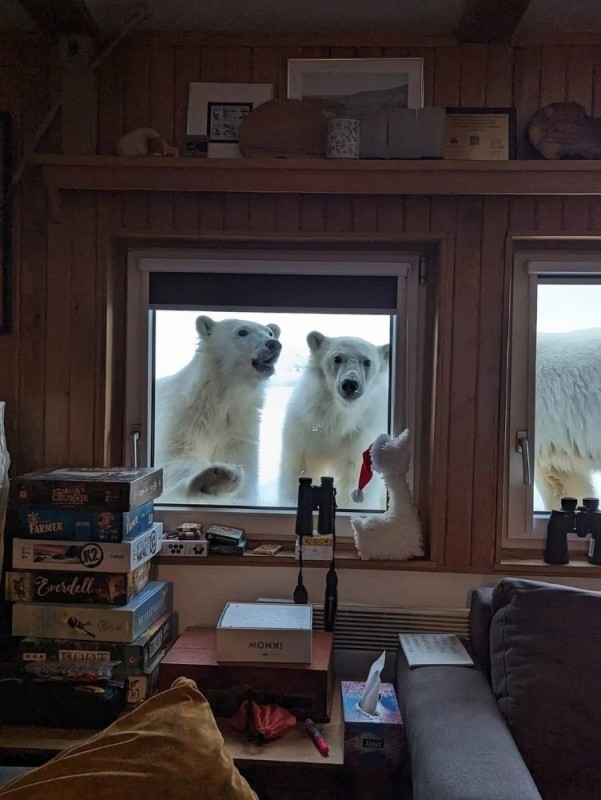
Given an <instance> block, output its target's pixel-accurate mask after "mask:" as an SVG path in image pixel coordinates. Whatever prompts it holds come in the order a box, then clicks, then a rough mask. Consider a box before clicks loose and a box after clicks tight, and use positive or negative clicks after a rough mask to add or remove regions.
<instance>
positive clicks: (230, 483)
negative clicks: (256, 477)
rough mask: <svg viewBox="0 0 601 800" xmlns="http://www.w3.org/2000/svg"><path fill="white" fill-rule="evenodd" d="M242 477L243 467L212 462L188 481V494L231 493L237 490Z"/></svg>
mask: <svg viewBox="0 0 601 800" xmlns="http://www.w3.org/2000/svg"><path fill="white" fill-rule="evenodd" d="M243 478H244V469H243V468H242V467H238V466H235V465H234V464H220V463H214V464H211V465H210V466H208V467H207V468H206V469H203V471H202V472H199V473H198V475H196V476H195V477H194V478H192V480H191V481H190V483H189V486H188V494H189V495H190V496H191V497H198V495H203V496H204V495H209V496H211V497H214V496H215V495H231V494H235V493H236V492H238V491H239V489H240V487H241V485H242V481H243Z"/></svg>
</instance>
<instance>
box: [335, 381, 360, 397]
mask: <svg viewBox="0 0 601 800" xmlns="http://www.w3.org/2000/svg"><path fill="white" fill-rule="evenodd" d="M340 388H341V389H342V393H343V394H344V395H346V397H352V396H353V395H354V394H357V391H358V390H359V381H353V380H350V378H346V379H345V380H343V381H342V383H341V384H340Z"/></svg>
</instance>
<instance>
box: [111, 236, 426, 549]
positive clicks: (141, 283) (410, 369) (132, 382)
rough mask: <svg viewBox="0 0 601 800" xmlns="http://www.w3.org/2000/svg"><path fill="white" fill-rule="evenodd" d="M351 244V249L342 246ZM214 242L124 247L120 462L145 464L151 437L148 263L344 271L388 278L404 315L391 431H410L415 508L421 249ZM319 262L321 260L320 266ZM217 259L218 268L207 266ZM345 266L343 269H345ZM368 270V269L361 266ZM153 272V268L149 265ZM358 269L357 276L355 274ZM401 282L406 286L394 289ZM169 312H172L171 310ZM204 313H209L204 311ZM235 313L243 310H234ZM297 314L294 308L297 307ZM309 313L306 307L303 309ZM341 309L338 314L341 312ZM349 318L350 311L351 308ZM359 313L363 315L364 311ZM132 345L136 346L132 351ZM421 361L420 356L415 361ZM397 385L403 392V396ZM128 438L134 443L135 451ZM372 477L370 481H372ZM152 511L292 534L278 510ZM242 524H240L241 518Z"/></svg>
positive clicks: (288, 519)
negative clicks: (392, 281) (394, 282)
mask: <svg viewBox="0 0 601 800" xmlns="http://www.w3.org/2000/svg"><path fill="white" fill-rule="evenodd" d="M349 245H350V246H349ZM218 246H219V243H216V242H215V241H211V242H210V247H204V246H203V244H200V245H197V246H195V247H194V248H189V247H186V246H184V245H182V246H181V247H177V246H175V247H161V246H157V247H154V246H151V245H149V246H147V247H146V246H138V245H132V246H131V247H130V248H128V249H127V253H126V256H127V291H126V309H127V319H126V337H127V352H126V385H125V401H126V402H125V418H124V437H123V441H124V449H125V451H126V452H125V453H124V456H125V460H126V463H127V464H133V463H135V462H134V448H135V449H136V451H137V463H138V464H140V465H145V464H147V463H148V461H147V458H148V452H147V448H148V443H149V432H150V414H151V410H150V408H149V405H150V404H149V403H148V398H149V397H150V395H151V389H152V370H151V369H148V365H149V363H150V358H149V356H150V347H151V337H152V318H151V315H149V314H148V311H149V303H148V293H149V272H150V269H151V268H152V266H153V265H152V264H151V262H153V261H155V262H158V261H161V262H162V263H163V268H164V267H165V266H168V267H169V269H172V270H177V271H186V270H192V269H194V266H193V264H192V262H197V261H198V260H202V261H205V269H206V271H211V272H216V273H218V272H219V269H220V268H221V269H223V270H225V269H227V271H229V272H232V271H233V268H235V269H238V270H239V271H240V272H245V271H248V270H247V268H248V266H249V265H251V264H256V263H257V262H259V261H260V262H261V271H262V272H263V273H265V272H266V271H269V270H272V271H273V272H274V273H278V274H293V273H294V272H295V271H296V272H298V270H299V262H302V266H303V273H305V272H306V274H315V275H320V274H323V271H324V269H326V270H328V271H329V274H333V275H336V274H348V272H349V269H351V270H352V269H355V270H358V271H359V274H370V275H372V274H382V275H394V276H396V277H397V278H398V279H399V280H398V283H397V308H399V309H400V310H402V311H403V314H404V319H405V320H406V323H405V325H397V326H396V331H395V332H394V342H393V347H392V351H393V352H394V353H396V354H397V355H396V363H397V369H396V370H394V379H393V380H392V381H391V386H390V391H391V410H392V416H391V433H392V435H397V434H398V433H400V432H401V431H402V430H403V429H404V428H405V427H409V428H410V429H411V432H412V460H411V469H410V474H409V480H410V482H411V483H412V485H413V491H414V501H415V502H416V504H419V495H420V486H419V476H420V475H421V474H422V469H421V464H420V460H421V452H422V447H421V443H420V440H419V439H420V437H419V432H420V431H421V430H422V427H423V419H422V405H423V404H422V403H421V402H419V401H418V398H419V396H420V391H419V389H418V388H417V387H422V385H423V380H424V364H423V357H424V354H425V346H426V308H427V303H428V295H427V291H426V285H427V281H426V266H425V265H426V249H425V248H424V249H423V251H422V250H421V249H420V250H417V249H416V248H415V247H411V246H408V245H404V244H399V243H390V242H389V241H385V242H382V243H373V242H360V243H359V242H354V241H351V242H340V241H337V242H333V243H324V242H323V241H322V240H317V241H315V242H313V243H312V246H311V245H309V246H308V245H307V242H304V241H303V242H302V243H299V242H292V243H283V242H279V241H277V242H273V243H272V242H270V243H269V247H270V249H266V244H265V242H251V243H248V242H246V243H245V247H244V248H242V249H238V248H237V247H234V248H232V247H231V245H230V243H229V242H227V241H222V242H221V248H220V249H218ZM324 259H325V261H324ZM211 260H213V261H216V260H217V261H219V262H220V264H219V265H217V266H216V265H211V264H210V263H209V262H210V261H211ZM349 265H350V266H349ZM366 265H367V266H366ZM402 265H406V266H407V269H406V272H407V275H406V276H403V275H402V274H400V271H399V267H400V266H402ZM155 266H156V264H155ZM361 270H363V272H361ZM403 277H406V286H405V289H404V290H403V287H402V285H401V282H402V279H403ZM170 308H177V307H176V306H170ZM203 310H208V309H204V307H203ZM237 310H240V311H241V312H242V311H244V309H243V308H237ZM248 310H253V311H259V310H261V311H265V310H268V309H266V308H255V307H253V308H252V309H248ZM297 310H301V309H297ZM312 310H313V311H314V309H307V311H312ZM340 310H341V311H344V309H342V308H341V309H340ZM350 313H356V310H353V309H351V310H350ZM364 313H370V312H369V311H368V310H365V311H364ZM133 343H137V346H134V347H132V344H133ZM420 356H421V357H420ZM403 385H406V386H407V387H408V391H407V392H406V393H404V392H403V391H402V387H403ZM134 436H135V437H136V442H137V443H136V444H135V445H134ZM376 479H377V478H376ZM157 510H158V511H159V512H160V516H161V518H162V519H163V521H164V522H165V523H166V525H167V527H172V526H174V525H176V524H179V523H180V522H183V521H190V520H195V521H201V522H203V523H205V524H207V525H208V524H210V523H211V522H214V521H217V520H219V521H222V522H224V523H226V524H231V525H233V526H236V527H244V528H245V529H246V530H247V533H249V534H250V535H251V536H252V535H253V534H255V535H260V536H261V537H263V538H270V539H274V540H279V539H284V540H290V539H291V538H293V535H294V533H293V532H294V518H295V514H294V510H293V509H292V510H291V509H288V510H281V509H270V510H261V509H252V508H251V509H249V508H244V507H230V508H223V507H219V508H215V507H212V506H208V505H207V506H205V505H202V506H200V505H199V506H179V507H177V508H175V507H172V506H166V505H161V503H160V500H159V501H158V502H157ZM352 513H361V511H360V510H358V511H353V512H348V511H347V512H339V513H338V514H337V528H336V531H337V536H338V538H339V539H340V540H341V541H342V542H344V541H345V540H346V541H349V542H352V541H353V531H352V528H351V525H350V516H351V514H352ZM242 518H243V519H242Z"/></svg>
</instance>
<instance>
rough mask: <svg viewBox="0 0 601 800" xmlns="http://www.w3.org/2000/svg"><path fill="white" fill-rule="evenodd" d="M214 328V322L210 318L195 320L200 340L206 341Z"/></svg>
mask: <svg viewBox="0 0 601 800" xmlns="http://www.w3.org/2000/svg"><path fill="white" fill-rule="evenodd" d="M214 327H215V320H214V319H211V317H197V318H196V331H197V333H198V335H199V336H200V338H201V339H206V337H207V336H210V335H211V334H212V333H213V328H214Z"/></svg>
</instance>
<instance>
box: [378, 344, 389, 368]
mask: <svg viewBox="0 0 601 800" xmlns="http://www.w3.org/2000/svg"><path fill="white" fill-rule="evenodd" d="M378 350H379V351H380V360H381V361H382V363H384V364H386V366H388V359H389V357H390V345H389V344H381V345H380V346H379V347H378Z"/></svg>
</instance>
